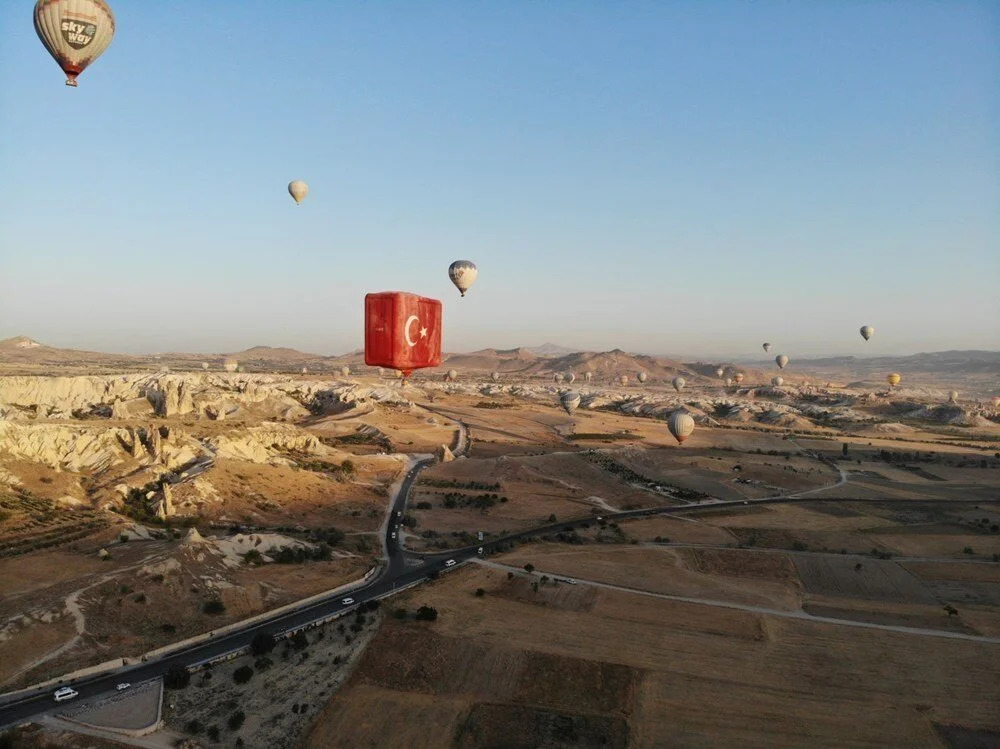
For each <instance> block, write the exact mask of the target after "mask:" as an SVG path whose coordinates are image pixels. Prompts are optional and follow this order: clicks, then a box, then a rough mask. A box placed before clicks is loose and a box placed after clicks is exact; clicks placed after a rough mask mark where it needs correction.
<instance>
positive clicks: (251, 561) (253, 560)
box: [243, 549, 264, 567]
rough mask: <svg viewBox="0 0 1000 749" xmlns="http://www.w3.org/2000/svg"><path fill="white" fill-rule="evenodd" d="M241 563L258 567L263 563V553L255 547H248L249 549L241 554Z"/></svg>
mask: <svg viewBox="0 0 1000 749" xmlns="http://www.w3.org/2000/svg"><path fill="white" fill-rule="evenodd" d="M243 564H245V565H246V566H247V567H259V566H260V565H262V564H264V555H263V554H261V553H260V552H259V551H257V550H256V549H250V551H248V552H247V553H246V554H244V555H243Z"/></svg>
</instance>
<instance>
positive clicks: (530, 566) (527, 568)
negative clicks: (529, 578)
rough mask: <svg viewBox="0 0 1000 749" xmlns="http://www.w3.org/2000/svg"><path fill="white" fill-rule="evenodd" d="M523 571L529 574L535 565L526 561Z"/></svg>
mask: <svg viewBox="0 0 1000 749" xmlns="http://www.w3.org/2000/svg"><path fill="white" fill-rule="evenodd" d="M524 571H525V572H527V573H528V574H529V575H530V574H531V573H532V572H534V571H535V565H533V564H532V563H531V562H528V563H527V564H526V565H524Z"/></svg>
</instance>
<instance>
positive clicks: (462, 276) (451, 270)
mask: <svg viewBox="0 0 1000 749" xmlns="http://www.w3.org/2000/svg"><path fill="white" fill-rule="evenodd" d="M478 276H479V269H478V268H476V264H475V263H473V262H472V261H471V260H456V261H455V262H454V263H452V264H451V265H449V266H448V278H450V279H451V282H452V283H453V284H455V287H456V288H457V289H458V290H459V291H460V292H462V296H465V292H467V291H468V290H469V287H471V286H472V284H474V283H475V282H476V278H477V277H478Z"/></svg>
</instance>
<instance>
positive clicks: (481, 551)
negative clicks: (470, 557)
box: [476, 546, 483, 554]
mask: <svg viewBox="0 0 1000 749" xmlns="http://www.w3.org/2000/svg"><path fill="white" fill-rule="evenodd" d="M476 553H477V554H482V553H483V547H482V546H480V547H479V548H478V549H476Z"/></svg>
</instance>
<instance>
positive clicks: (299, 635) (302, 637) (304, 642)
mask: <svg viewBox="0 0 1000 749" xmlns="http://www.w3.org/2000/svg"><path fill="white" fill-rule="evenodd" d="M291 642H292V647H293V648H295V649H296V650H305V649H306V648H307V647H309V638H308V637H306V633H305V632H296V633H295V634H294V635H292V640H291Z"/></svg>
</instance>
